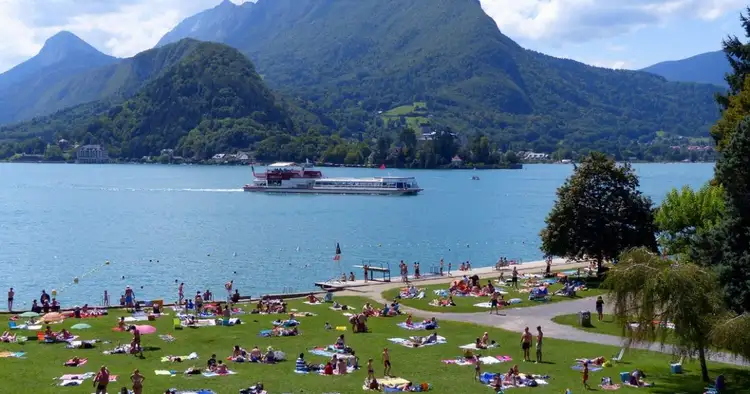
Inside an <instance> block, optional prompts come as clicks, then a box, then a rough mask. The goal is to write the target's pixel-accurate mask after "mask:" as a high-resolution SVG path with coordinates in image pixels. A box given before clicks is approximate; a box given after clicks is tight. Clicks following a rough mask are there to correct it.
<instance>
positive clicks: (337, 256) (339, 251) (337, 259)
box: [333, 242, 341, 261]
mask: <svg viewBox="0 0 750 394" xmlns="http://www.w3.org/2000/svg"><path fill="white" fill-rule="evenodd" d="M339 260H341V247H340V246H339V243H338V242H336V255H335V256H333V261H339Z"/></svg>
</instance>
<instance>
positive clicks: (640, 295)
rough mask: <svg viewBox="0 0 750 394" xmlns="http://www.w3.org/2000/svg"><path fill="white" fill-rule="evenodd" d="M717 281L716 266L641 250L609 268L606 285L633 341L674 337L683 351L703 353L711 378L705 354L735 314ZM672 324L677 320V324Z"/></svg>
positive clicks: (703, 366) (705, 370)
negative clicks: (718, 329) (720, 327)
mask: <svg viewBox="0 0 750 394" xmlns="http://www.w3.org/2000/svg"><path fill="white" fill-rule="evenodd" d="M717 284H718V283H717V280H716V277H715V275H714V274H713V272H711V271H710V270H706V269H704V268H701V267H699V266H698V265H696V264H692V263H674V262H672V261H670V260H668V259H664V258H661V257H660V256H658V255H656V254H654V253H653V252H651V251H650V250H647V249H644V248H637V249H631V250H628V251H626V252H624V253H623V254H622V255H621V256H620V259H619V260H618V262H617V264H616V265H614V266H613V267H612V269H610V270H609V272H607V279H606V280H605V282H604V283H603V287H605V288H607V289H609V297H610V299H611V301H612V302H613V303H614V313H615V316H616V317H617V319H618V321H619V322H620V323H621V324H622V326H623V327H624V328H623V330H624V334H625V335H626V336H627V337H628V338H629V339H630V340H631V342H633V343H638V342H661V343H662V344H663V343H664V342H665V341H666V340H667V338H668V337H673V338H674V339H676V340H677V344H676V347H677V349H676V350H677V352H678V353H680V354H683V355H687V356H691V357H692V356H694V355H695V354H696V353H697V354H698V357H699V359H700V364H701V371H702V376H703V380H704V381H708V380H709V377H708V368H707V366H706V357H705V355H706V350H707V349H708V348H709V347H710V346H711V336H712V335H714V334H715V332H714V327H716V326H717V323H719V322H724V321H728V319H729V318H730V316H731V315H729V314H728V313H727V310H726V309H725V307H724V303H723V299H722V294H721V292H720V291H719V290H718V286H717ZM654 322H657V323H654ZM633 323H635V324H633ZM666 323H672V324H674V328H668V327H667V324H666ZM744 353H747V352H744Z"/></svg>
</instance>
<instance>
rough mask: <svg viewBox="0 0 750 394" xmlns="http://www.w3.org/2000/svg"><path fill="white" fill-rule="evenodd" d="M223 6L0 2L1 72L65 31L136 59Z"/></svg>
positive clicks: (106, 0) (144, 0)
mask: <svg viewBox="0 0 750 394" xmlns="http://www.w3.org/2000/svg"><path fill="white" fill-rule="evenodd" d="M220 1H221V0H0V72H2V71H5V70H7V69H8V68H10V67H12V66H14V65H15V64H17V63H19V62H21V61H23V60H25V59H27V58H29V57H31V56H33V55H35V54H36V53H37V52H38V51H39V50H40V49H41V47H42V45H43V44H44V41H45V40H46V39H47V38H49V37H50V36H52V35H53V34H55V33H56V32H58V31H60V30H68V31H71V32H73V33H74V34H76V35H78V36H79V37H81V38H82V39H84V40H85V41H87V42H88V43H90V44H91V45H93V46H94V47H96V48H97V49H99V50H100V51H102V52H105V53H107V54H110V55H113V56H119V57H125V56H132V55H135V54H136V53H138V52H141V51H143V50H146V49H148V48H151V47H153V46H154V45H156V43H157V42H158V41H159V38H161V36H162V35H164V34H165V33H167V32H168V31H169V30H171V29H172V28H173V27H174V26H175V25H177V23H179V22H180V21H181V20H182V19H184V18H186V17H188V16H190V15H193V14H195V13H197V12H200V11H202V10H205V9H207V8H211V7H214V6H216V5H217V4H219V2H220ZM231 1H232V2H234V3H236V4H241V3H243V2H244V1H242V0H231Z"/></svg>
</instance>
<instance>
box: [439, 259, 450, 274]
mask: <svg viewBox="0 0 750 394" xmlns="http://www.w3.org/2000/svg"><path fill="white" fill-rule="evenodd" d="M444 266H445V262H444V261H443V259H440V276H443V267H444ZM448 275H450V269H449V270H448Z"/></svg>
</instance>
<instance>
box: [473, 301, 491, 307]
mask: <svg viewBox="0 0 750 394" xmlns="http://www.w3.org/2000/svg"><path fill="white" fill-rule="evenodd" d="M474 306H475V307H477V308H491V307H492V304H490V303H489V302H480V303H478V304H474Z"/></svg>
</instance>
